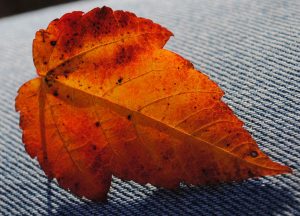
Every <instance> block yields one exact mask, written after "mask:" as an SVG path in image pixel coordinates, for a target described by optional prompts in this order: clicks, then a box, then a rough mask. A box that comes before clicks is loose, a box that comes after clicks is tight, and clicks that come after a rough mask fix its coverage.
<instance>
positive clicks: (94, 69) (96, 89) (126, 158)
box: [16, 7, 291, 200]
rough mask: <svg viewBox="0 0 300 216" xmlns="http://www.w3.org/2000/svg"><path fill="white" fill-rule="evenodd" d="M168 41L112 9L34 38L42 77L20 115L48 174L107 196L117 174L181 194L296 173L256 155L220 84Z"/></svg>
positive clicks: (70, 17)
mask: <svg viewBox="0 0 300 216" xmlns="http://www.w3.org/2000/svg"><path fill="white" fill-rule="evenodd" d="M170 36H172V33H171V32H170V31H168V30H167V29H166V28H164V27H161V26H160V25H158V24H155V23H153V22H152V21H150V20H148V19H144V18H138V17H136V16H135V15H134V14H132V13H129V12H124V11H115V12H113V11H112V10H111V9H110V8H108V7H103V8H101V9H100V8H95V9H93V10H92V11H90V12H88V13H86V14H83V13H82V12H72V13H69V14H65V15H64V16H63V17H61V18H60V19H56V20H54V21H52V22H51V23H50V24H49V26H48V28H47V29H46V30H40V31H38V32H37V33H36V37H35V39H34V41H33V58H34V63H35V66H36V69H37V73H38V78H35V79H33V80H31V81H29V82H27V83H25V84H24V85H23V86H22V87H21V88H20V90H19V94H18V96H17V98H16V109H17V110H18V111H20V115H21V117H20V126H21V128H22V129H23V142H24V143H25V147H26V150H27V152H28V153H29V154H30V156H31V157H37V159H38V161H39V163H40V165H41V167H42V168H43V170H44V171H45V173H46V174H47V175H48V176H49V178H51V179H52V178H56V179H57V180H58V183H59V185H60V186H61V187H63V188H65V189H69V190H70V191H71V192H73V193H74V194H76V195H77V196H80V197H81V196H85V197H86V198H88V199H91V200H104V199H105V198H106V194H107V192H108V190H109V187H110V183H111V177H112V175H115V176H117V177H119V178H121V179H124V180H134V181H136V182H138V183H141V184H146V183H151V184H153V185H156V186H162V187H166V188H176V187H178V185H179V183H180V182H185V183H186V184H194V185H202V184H215V183H218V182H230V181H240V180H243V179H247V178H249V177H259V176H265V175H276V174H281V173H288V172H291V170H290V168H289V167H286V166H283V165H280V164H278V163H275V162H272V161H271V160H270V159H269V158H268V157H267V156H266V155H265V154H264V153H263V152H261V151H260V150H259V148H258V146H257V144H256V143H255V141H254V140H253V139H252V138H251V135H250V134H249V133H248V132H247V131H246V130H245V129H244V128H243V123H242V122H241V121H240V120H239V119H238V118H237V117H236V116H235V115H234V114H233V112H232V111H231V110H230V108H229V107H228V106H227V105H226V104H224V103H223V102H222V101H221V97H222V95H223V92H222V90H221V89H220V88H219V87H218V86H217V85H216V84H215V83H214V82H213V81H211V80H210V79H209V78H208V77H207V76H206V75H204V74H202V73H200V72H198V71H196V70H195V69H194V68H193V65H192V64H191V63H190V62H189V61H187V60H185V59H184V58H182V57H181V56H179V55H177V54H175V53H173V52H171V51H168V50H165V49H163V46H164V44H165V43H166V42H167V40H168V39H169V37H170Z"/></svg>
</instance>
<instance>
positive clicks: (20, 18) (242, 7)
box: [0, 0, 300, 215]
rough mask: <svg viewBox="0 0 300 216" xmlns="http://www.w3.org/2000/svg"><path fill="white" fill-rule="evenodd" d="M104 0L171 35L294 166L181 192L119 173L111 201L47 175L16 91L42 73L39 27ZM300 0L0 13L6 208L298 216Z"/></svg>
mask: <svg viewBox="0 0 300 216" xmlns="http://www.w3.org/2000/svg"><path fill="white" fill-rule="evenodd" d="M104 4H105V5H107V6H111V7H113V9H125V10H130V11H133V12H135V13H136V14H137V15H138V16H143V17H148V18H150V19H153V20H154V21H156V22H158V23H160V24H162V25H164V26H166V27H167V28H168V29H170V30H171V31H172V32H173V33H174V34H175V37H173V38H172V39H171V40H170V41H169V42H168V44H167V45H166V48H167V49H170V50H173V51H175V52H177V53H179V54H180V55H182V56H184V57H185V58H187V59H189V60H191V61H192V62H193V63H194V65H195V67H196V68H197V69H199V70H201V71H203V72H204V73H206V74H208V75H209V76H210V77H211V78H212V79H213V80H214V81H216V82H217V83H218V84H219V85H220V86H221V87H222V89H223V90H224V91H225V92H226V95H225V97H224V98H223V100H224V101H226V102H227V103H228V104H229V105H230V107H231V108H232V109H233V110H234V111H235V113H236V114H237V115H238V116H239V117H240V118H241V119H242V120H243V121H244V122H245V127H246V128H247V129H248V130H249V131H250V132H251V133H252V134H253V136H254V138H255V139H256V140H257V142H258V144H259V146H260V147H261V148H262V150H264V151H265V152H266V153H268V154H269V155H270V156H271V157H272V158H273V159H274V160H276V161H278V162H281V163H284V164H287V165H289V166H291V167H292V168H293V170H294V173H293V174H291V175H281V176H275V177H265V178H261V179H258V180H248V181H245V182H242V183H231V184H224V185H220V186H215V187H187V186H182V187H181V189H180V190H178V191H177V192H170V191H168V190H163V189H157V188H155V187H152V186H148V185H147V186H141V185H138V184H136V183H134V182H122V181H121V180H119V179H117V178H114V180H113V184H112V187H111V190H110V192H109V198H108V202H107V203H104V204H100V203H91V202H88V201H85V200H81V199H78V198H76V197H74V196H72V195H71V194H69V193H68V192H66V191H64V190H62V189H60V188H58V186H57V185H56V183H55V182H53V181H52V182H50V181H48V180H47V178H46V177H45V175H44V173H43V172H42V171H41V169H40V168H39V166H38V163H37V162H36V160H32V159H30V158H29V156H28V155H27V154H26V153H25V151H24V146H23V144H22V142H21V131H20V129H19V126H18V121H19V114H18V113H16V112H15V111H14V98H15V96H16V91H17V89H18V88H19V86H20V85H21V84H22V83H23V82H25V81H27V80H29V79H31V78H33V77H35V76H36V75H35V69H34V66H33V63H32V55H31V44H32V39H33V37H34V34H35V31H36V30H38V29H40V28H45V27H46V26H47V24H48V23H49V22H50V21H51V20H53V19H54V18H56V17H60V16H61V15H62V14H64V13H65V12H67V11H72V10H83V11H88V10H90V9H92V8H93V7H96V6H102V5H104ZM299 86H300V1H299V0H294V1H279V0H275V1H274V0H269V1H267V0H264V1H263V0H214V1H209V0H202V1H201V0H198V1H191V0H185V1H182V0H173V1H171V0H170V1H166V0H161V1H147V0H146V1H140V0H125V1H79V2H75V3H72V4H66V5H60V6H56V7H51V8H46V9H43V10H40V11H35V12H30V13H26V14H21V15H17V16H13V17H8V18H3V19H0V101H1V102H0V103H1V104H0V215H98V214H99V215H133V214H143V215H151V214H155V215H178V214H179V215H183V214H186V215H300V193H299V190H300V174H299V165H300V159H299V156H300V154H299V153H300V108H299V105H300V88H299Z"/></svg>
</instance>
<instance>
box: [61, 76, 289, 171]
mask: <svg viewBox="0 0 300 216" xmlns="http://www.w3.org/2000/svg"><path fill="white" fill-rule="evenodd" d="M56 82H57V83H58V84H59V85H61V86H63V87H65V88H69V89H73V90H75V91H80V92H82V93H84V94H87V95H88V96H90V97H94V98H96V99H98V100H100V101H101V102H102V103H104V104H107V105H108V107H109V108H114V109H113V110H114V111H116V112H117V113H119V114H121V115H122V116H123V115H124V116H125V114H124V110H125V111H126V115H127V113H130V114H131V115H132V117H133V118H134V116H135V115H139V116H141V117H142V118H144V119H148V120H150V121H151V122H154V123H158V124H159V125H161V126H162V128H167V129H171V130H173V131H175V134H179V135H180V136H184V137H187V138H189V139H194V140H196V141H197V142H203V143H205V144H206V145H208V146H210V147H211V148H212V149H216V150H218V151H221V152H222V153H223V154H228V155H230V156H231V157H234V158H237V159H238V160H240V161H244V162H246V163H248V164H250V165H251V166H255V167H259V168H263V169H267V170H273V171H282V172H288V171H289V169H288V168H286V169H284V167H285V166H283V165H281V167H282V168H281V169H280V168H279V169H277V168H271V167H268V166H262V165H259V164H257V163H253V162H251V161H248V160H244V159H242V158H240V157H238V156H237V155H235V154H232V153H231V152H229V151H226V150H225V149H223V148H220V147H218V146H215V145H213V144H211V143H209V142H207V141H205V140H202V139H200V138H198V137H196V136H194V135H192V134H189V133H187V132H185V131H183V130H180V129H178V128H175V127H173V126H171V125H168V124H166V123H164V122H161V121H159V120H157V119H154V118H152V117H150V116H147V115H145V114H143V113H140V112H138V111H136V110H131V109H129V108H127V107H124V106H122V105H120V104H117V103H115V102H113V101H111V100H108V99H107V98H103V97H100V96H96V95H92V94H91V93H89V92H86V91H83V90H81V89H77V88H73V87H70V86H68V85H66V84H64V83H62V82H61V81H59V80H56ZM273 163H274V162H273Z"/></svg>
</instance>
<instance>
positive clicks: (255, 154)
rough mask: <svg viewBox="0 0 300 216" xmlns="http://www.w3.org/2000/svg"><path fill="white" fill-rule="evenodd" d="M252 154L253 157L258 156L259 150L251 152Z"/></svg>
mask: <svg viewBox="0 0 300 216" xmlns="http://www.w3.org/2000/svg"><path fill="white" fill-rule="evenodd" d="M250 156H251V157H253V158H255V157H257V156H258V153H257V151H252V152H250Z"/></svg>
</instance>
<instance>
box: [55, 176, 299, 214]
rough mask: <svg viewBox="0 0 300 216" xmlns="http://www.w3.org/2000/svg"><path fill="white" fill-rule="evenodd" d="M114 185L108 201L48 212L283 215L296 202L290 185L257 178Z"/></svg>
mask: <svg viewBox="0 0 300 216" xmlns="http://www.w3.org/2000/svg"><path fill="white" fill-rule="evenodd" d="M114 185H115V186H116V183H114V184H113V189H112V191H111V192H110V194H109V199H108V201H107V203H93V202H89V201H82V200H81V202H77V203H66V204H65V205H60V206H58V208H57V209H56V211H55V212H52V214H51V215H70V209H77V210H78V215H141V214H143V215H282V214H284V213H286V212H290V211H291V210H292V209H296V206H298V205H299V202H298V201H297V200H296V199H295V197H294V194H293V192H292V191H291V188H289V187H286V188H283V187H280V186H279V185H274V184H272V183H271V182H268V183H266V184H263V183H262V182H261V181H259V180H250V181H245V182H241V183H231V184H223V185H219V186H205V187H190V186H181V187H180V188H179V189H178V190H175V191H170V190H166V189H157V188H155V187H152V186H140V185H138V184H135V183H132V182H126V183H125V182H121V181H119V182H118V183H117V189H116V188H114ZM72 215H77V213H76V212H73V213H72Z"/></svg>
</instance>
